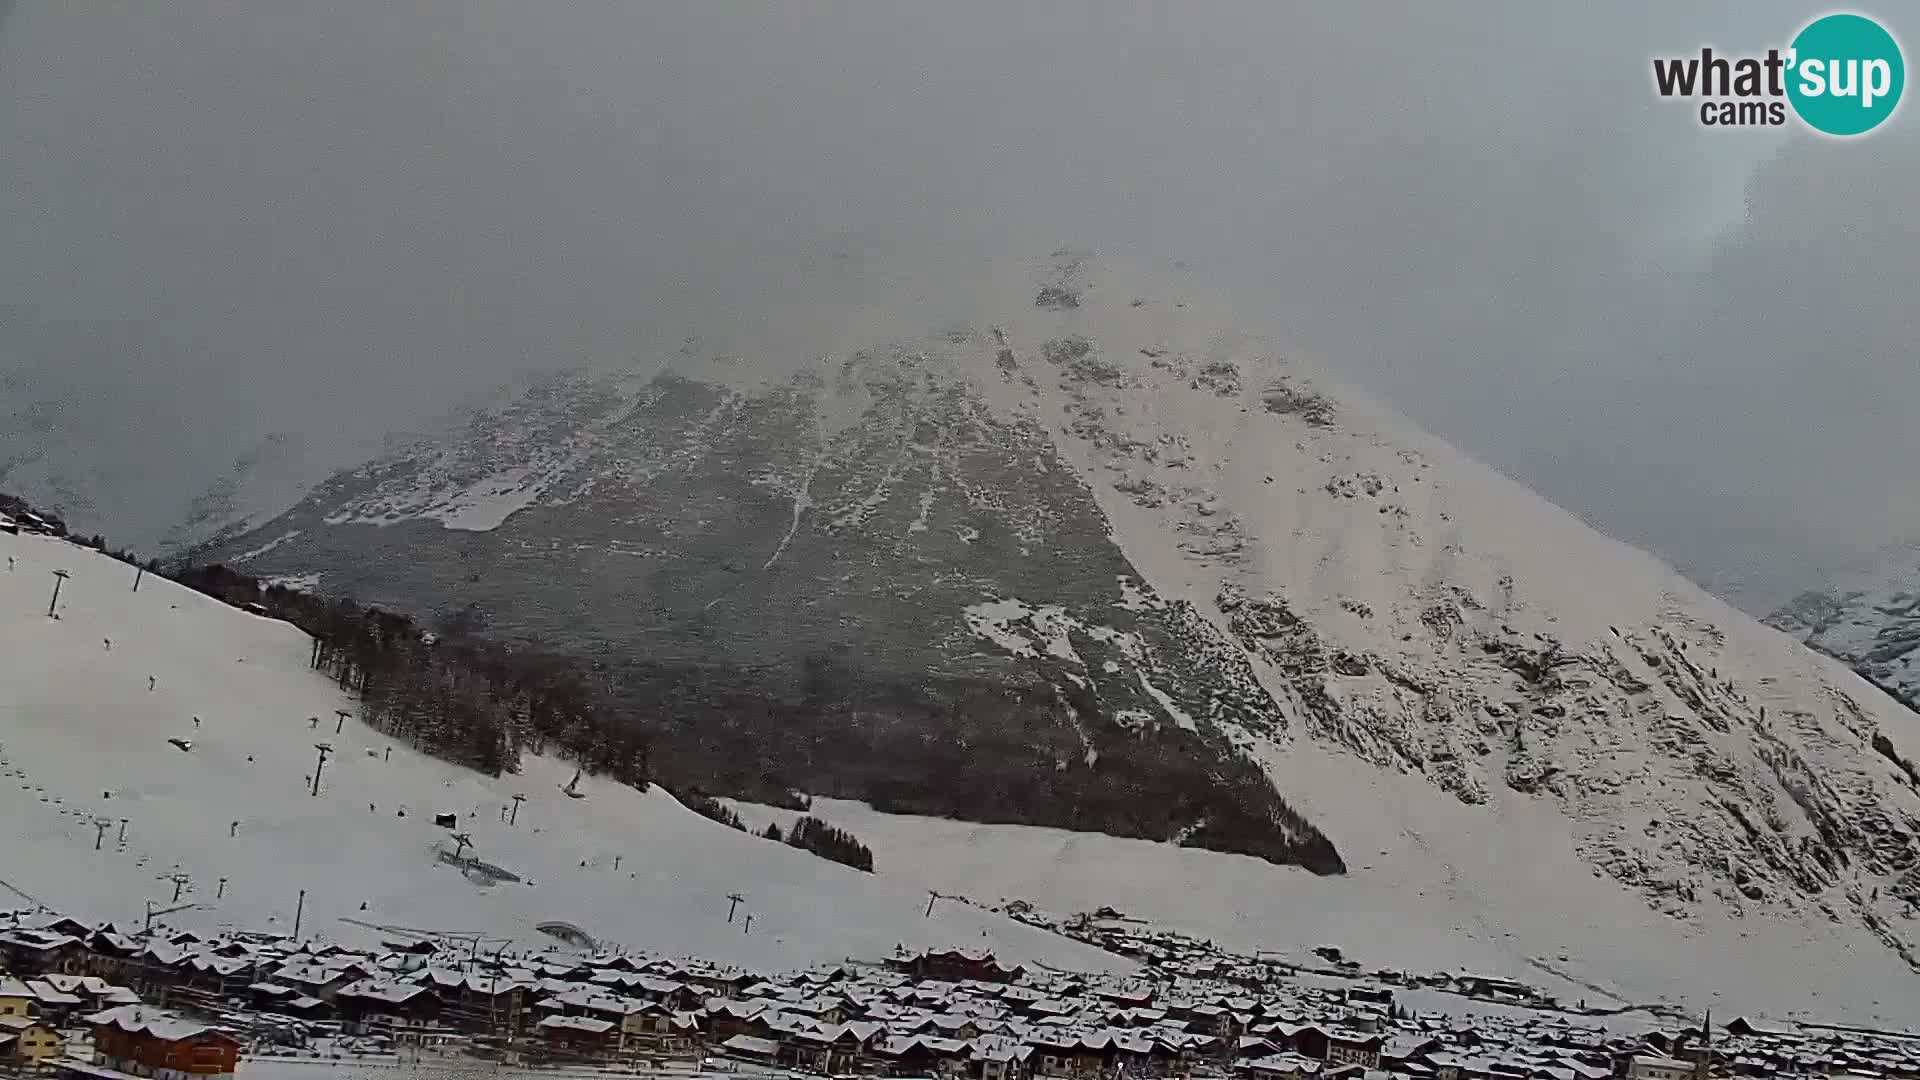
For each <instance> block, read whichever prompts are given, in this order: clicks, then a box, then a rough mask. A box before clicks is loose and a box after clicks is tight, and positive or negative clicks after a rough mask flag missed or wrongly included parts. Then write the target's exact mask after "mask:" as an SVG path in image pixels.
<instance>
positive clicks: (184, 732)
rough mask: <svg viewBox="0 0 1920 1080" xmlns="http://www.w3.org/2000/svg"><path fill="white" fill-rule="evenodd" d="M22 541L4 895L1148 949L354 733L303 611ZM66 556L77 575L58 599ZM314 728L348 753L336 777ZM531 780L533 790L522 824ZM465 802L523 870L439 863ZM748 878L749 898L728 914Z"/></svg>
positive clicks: (353, 915) (220, 923) (184, 914)
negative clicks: (321, 760) (495, 877)
mask: <svg viewBox="0 0 1920 1080" xmlns="http://www.w3.org/2000/svg"><path fill="white" fill-rule="evenodd" d="M0 555H4V556H7V557H10V558H12V559H13V560H14V563H13V567H12V569H11V570H10V571H0V882H4V885H3V886H0V892H4V893H7V894H8V895H7V896H6V897H5V898H4V899H0V906H28V905H30V904H35V903H37V904H43V905H45V906H47V907H49V908H52V909H54V910H57V911H59V912H62V913H65V914H71V915H74V916H76V917H79V918H83V919H88V920H108V919H110V920H114V921H116V922H118V923H120V924H121V925H122V926H131V927H138V926H139V925H141V923H142V922H143V921H144V919H145V917H146V912H147V903H148V901H152V902H153V905H154V907H155V908H156V909H158V910H163V911H164V910H166V909H170V908H173V907H175V906H176V905H175V901H174V895H175V889H176V881H175V876H176V875H180V880H179V884H178V888H179V890H180V900H179V903H180V904H191V905H192V906H191V907H190V908H187V909H186V910H181V911H176V912H172V913H168V914H164V915H161V916H159V917H158V918H157V919H156V922H157V923H159V924H163V925H167V926H176V927H187V928H218V927H241V928H248V929H263V930H273V929H277V930H281V931H290V930H291V929H292V928H293V922H294V918H295V912H296V907H297V906H298V905H299V903H300V901H299V895H300V893H301V891H302V890H305V892H306V898H305V905H304V912H303V913H302V915H301V919H302V922H303V927H302V930H303V932H304V933H306V934H310V935H319V936H322V937H325V938H328V939H331V940H337V941H346V942H361V941H364V940H365V939H367V938H368V937H370V936H373V935H374V934H375V931H372V930H370V929H369V926H394V927H405V928H410V929H415V930H429V931H449V932H454V931H457V932H466V933H473V932H479V933H484V934H486V935H489V936H491V937H495V938H498V939H504V940H511V941H513V942H514V943H516V945H525V946H553V945H555V944H556V943H555V942H554V941H553V940H552V939H550V938H548V937H546V936H545V935H543V934H541V933H540V932H539V931H537V930H536V929H535V927H536V926H537V924H539V923H543V922H564V923H570V924H572V925H574V926H577V927H579V928H580V929H582V930H584V931H586V932H587V933H588V934H590V935H592V936H594V937H595V938H596V939H597V940H598V941H600V942H601V943H602V944H603V945H605V946H608V947H621V948H627V949H633V950H646V951H650V952H655V953H659V954H665V955H670V956H701V957H707V958H710V959H712V960H715V961H718V962H721V963H727V964H738V965H742V966H747V967H751V968H754V969H756V970H766V971H772V970H783V969H787V968H793V967H799V966H805V965H810V964H814V963H820V962H837V961H841V960H843V959H845V958H847V957H849V956H858V957H863V958H869V959H878V958H880V957H882V956H884V955H885V954H886V953H888V952H890V951H891V950H892V949H893V948H894V946H895V945H896V944H905V945H907V946H909V947H914V946H949V945H962V946H969V947H983V948H993V949H995V950H997V951H998V952H999V953H1000V954H1001V955H1003V956H1005V957H1009V958H1013V959H1017V960H1021V961H1038V962H1042V963H1048V964H1053V965H1056V966H1064V967H1072V968H1075V969H1079V970H1091V971H1104V970H1123V969H1124V968H1125V967H1126V965H1125V964H1124V962H1122V961H1119V960H1118V959H1117V958H1114V957H1112V956H1110V955H1108V954H1105V953H1102V952H1099V951H1097V950H1094V949H1091V948H1088V947H1085V946H1082V945H1079V944H1077V943H1075V942H1072V941H1068V940H1066V939H1064V938H1061V937H1058V936H1055V935H1050V934H1046V933H1043V932H1041V931H1038V930H1035V929H1032V928H1030V927H1026V926H1022V925H1020V924H1018V923H1015V922H1013V921H1012V920H1009V919H1005V918H1002V917H999V916H995V915H991V914H988V913H986V912H982V911H979V910H976V909H973V908H969V907H966V906H963V905H958V904H949V905H942V906H941V907H940V909H939V910H937V911H936V912H935V913H934V915H933V917H932V918H927V917H925V916H924V912H925V910H926V906H927V894H926V889H925V887H924V886H922V885H920V884H919V883H918V882H916V881H912V880H911V879H909V878H906V877H905V876H903V875H891V876H888V877H885V878H878V877H874V876H872V875H868V874H862V873H860V872H858V871H855V870H852V869H849V868H846V867H843V866H840V865H838V864H835V863H831V862H827V861H825V860H822V859H819V858H817V857H815V856H813V855H811V854H808V853H805V852H801V851H797V850H794V849H792V848H788V847H786V846H784V845H781V844H776V843H773V842H770V841H766V840H761V839H758V838H755V837H750V836H747V835H745V834H743V833H740V832H737V831H735V830H733V829H729V828H727V827H725V826H722V825H719V824H717V823H715V822H712V821H709V820H707V819H706V818H703V817H700V816H698V815H696V814H694V813H692V812H691V811H689V810H687V809H685V808H684V807H682V806H681V805H680V804H679V803H677V802H675V801H674V799H673V798H672V797H671V796H670V795H668V794H667V793H666V792H665V791H663V790H661V789H659V788H655V789H653V790H652V791H649V792H646V793H644V794H643V793H641V792H638V791H634V790H632V789H630V788H626V787H622V786H618V785H614V784H611V783H608V782H601V781H596V780H595V779H593V778H588V779H586V780H584V781H583V782H582V783H581V785H580V789H581V790H582V791H583V792H584V793H585V794H586V796H587V797H586V798H584V799H570V798H568V797H566V796H565V795H563V794H562V793H561V791H560V788H561V787H562V786H563V785H564V784H565V783H566V782H567V780H568V779H569V778H570V777H571V776H572V774H573V770H572V768H571V767H569V766H568V765H566V764H565V763H564V762H559V761H553V760H542V759H537V758H533V757H528V758H527V759H526V764H525V769H524V772H523V774H522V775H520V776H509V777H504V778H501V779H499V780H495V779H491V778H488V777H485V776H482V775H480V774H477V773H474V772H470V771H468V770H464V769H461V768H457V767H454V766H451V765H448V764H445V763H443V762H440V761H437V760H434V759H431V758H427V757H424V756H422V755H420V754H416V753H415V752H413V751H412V750H410V749H408V748H407V747H406V746H405V745H393V744H392V743H390V742H389V740H387V739H385V738H384V737H382V736H380V735H379V734H378V733H376V732H373V731H371V730H369V729H367V728H366V727H364V726H362V725H361V724H359V723H358V722H357V721H355V720H353V719H351V718H349V719H348V720H346V722H345V727H344V730H343V731H342V732H341V733H340V734H335V731H334V728H335V726H336V723H337V722H338V721H337V718H336V716H335V710H336V709H348V710H351V709H352V708H353V702H352V701H351V700H349V699H348V698H347V697H346V696H345V695H343V694H342V693H341V692H340V691H339V690H338V689H337V688H336V687H335V686H334V685H333V684H332V683H331V682H329V681H328V680H326V679H324V678H322V677H320V676H319V675H317V674H315V673H313V672H312V671H310V670H309V669H308V666H307V661H308V656H309V643H308V638H307V636H306V635H305V634H304V633H302V632H301V631H299V630H298V629H296V628H295V627H292V626H290V625H287V624H285V623H281V622H278V621H274V620H270V619H265V618H260V617H257V616H254V615H250V614H247V613H245V612H242V611H239V610H237V609H234V608H229V607H227V606H225V605H222V604H219V603H217V602H215V601H213V600H211V599H208V598H206V597H204V596H201V595H199V594H197V593H194V592H192V591H190V590H187V589H184V588H181V587H179V586H177V585H174V584H173V583H171V582H168V581H165V580H163V579H159V578H156V577H153V576H151V575H149V576H147V577H146V578H145V580H144V581H143V582H142V583H141V586H140V590H139V591H138V592H137V593H136V592H134V591H133V590H132V587H131V586H132V583H133V577H134V571H133V569H132V568H131V567H128V566H125V565H124V564H121V563H119V562H115V561H113V560H110V559H108V558H106V557H104V556H101V555H99V554H96V553H94V552H91V551H88V550H85V549H82V548H78V547H75V546H73V545H70V544H67V543H65V542H62V541H57V540H50V539H44V538H39V537H31V536H8V535H0ZM55 569H65V570H67V571H69V572H70V573H71V574H72V577H71V579H70V580H68V581H66V582H65V584H64V585H63V587H62V589H61V592H60V601H59V616H60V617H59V618H58V619H50V618H48V617H47V603H48V598H49V595H50V593H51V589H52V585H53V582H54V578H53V575H52V573H51V572H52V571H53V570H55ZM149 677H151V678H152V679H153V683H152V689H149V682H148V679H149ZM196 717H197V718H198V719H199V723H198V724H197V725H196V724H195V718H196ZM312 717H318V718H319V722H318V725H317V727H316V726H310V720H309V718H312ZM176 739H177V740H180V741H182V742H184V743H186V744H188V745H190V747H191V749H190V750H182V749H180V748H179V746H177V745H176V744H174V743H173V742H172V741H171V740H176ZM318 742H325V743H328V744H329V745H330V746H331V748H332V754H331V756H330V757H329V759H328V761H327V762H326V765H325V767H324V769H323V770H322V773H321V780H320V795H319V796H318V797H314V796H312V795H310V794H309V793H308V785H309V783H310V778H311V776H312V774H313V767H314V763H315V760H316V759H317V758H318V756H319V752H318V751H317V750H316V749H315V743H318ZM389 746H391V747H392V752H391V757H389V756H388V748H389ZM516 793H521V794H525V795H526V801H525V802H524V804H522V805H521V806H520V808H519V811H518V814H517V821H518V823H517V825H515V826H512V827H509V826H508V825H507V824H506V823H505V822H503V821H502V820H501V817H500V815H501V811H502V809H503V808H505V807H508V806H509V805H510V803H511V798H512V796H513V795H514V794H516ZM403 811H404V816H402V812H403ZM443 813H453V814H457V815H459V824H460V828H461V830H462V831H465V832H467V833H470V834H471V837H472V841H473V847H472V848H471V849H469V850H468V851H467V852H466V854H467V855H469V856H477V858H479V859H480V860H482V861H484V862H485V863H488V864H490V865H492V866H496V867H499V868H502V869H504V870H506V871H509V872H510V873H511V874H513V875H516V876H518V877H519V878H520V879H521V881H519V882H517V883H516V882H512V881H499V882H498V883H489V882H488V881H486V880H485V879H484V878H482V877H480V876H475V877H472V878H470V877H469V876H468V874H467V873H466V872H464V871H463V870H462V869H461V868H459V867H457V866H454V865H450V864H448V863H445V862H442V861H441V859H440V853H442V852H449V853H450V852H451V851H452V850H453V848H454V845H453V843H452V842H451V840H450V835H451V832H450V830H448V829H445V828H439V827H436V826H435V824H434V817H435V815H436V814H443ZM122 819H124V820H125V821H126V823H127V825H126V835H125V841H124V843H123V842H120V841H119V835H120V822H121V820H122ZM96 821H103V822H105V823H106V825H105V827H104V828H97V827H96V826H95V824H94V823H95V822H96ZM236 823H237V824H236ZM96 842H98V843H99V844H100V847H99V850H96V849H95V845H96ZM616 859H618V860H619V868H618V869H615V866H614V864H615V860H616ZM223 879H224V885H223V884H222V881H223ZM735 892H737V893H740V894H741V895H743V896H744V897H745V902H744V903H743V904H742V905H741V909H740V916H741V917H740V918H736V919H735V921H734V922H733V923H731V924H729V923H728V921H727V914H728V907H729V905H730V901H729V900H728V894H729V893H735ZM363 905H364V907H363ZM749 912H750V913H751V914H752V916H753V922H752V928H751V932H750V933H746V932H743V926H744V925H745V918H744V916H745V915H746V914H747V913H749Z"/></svg>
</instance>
